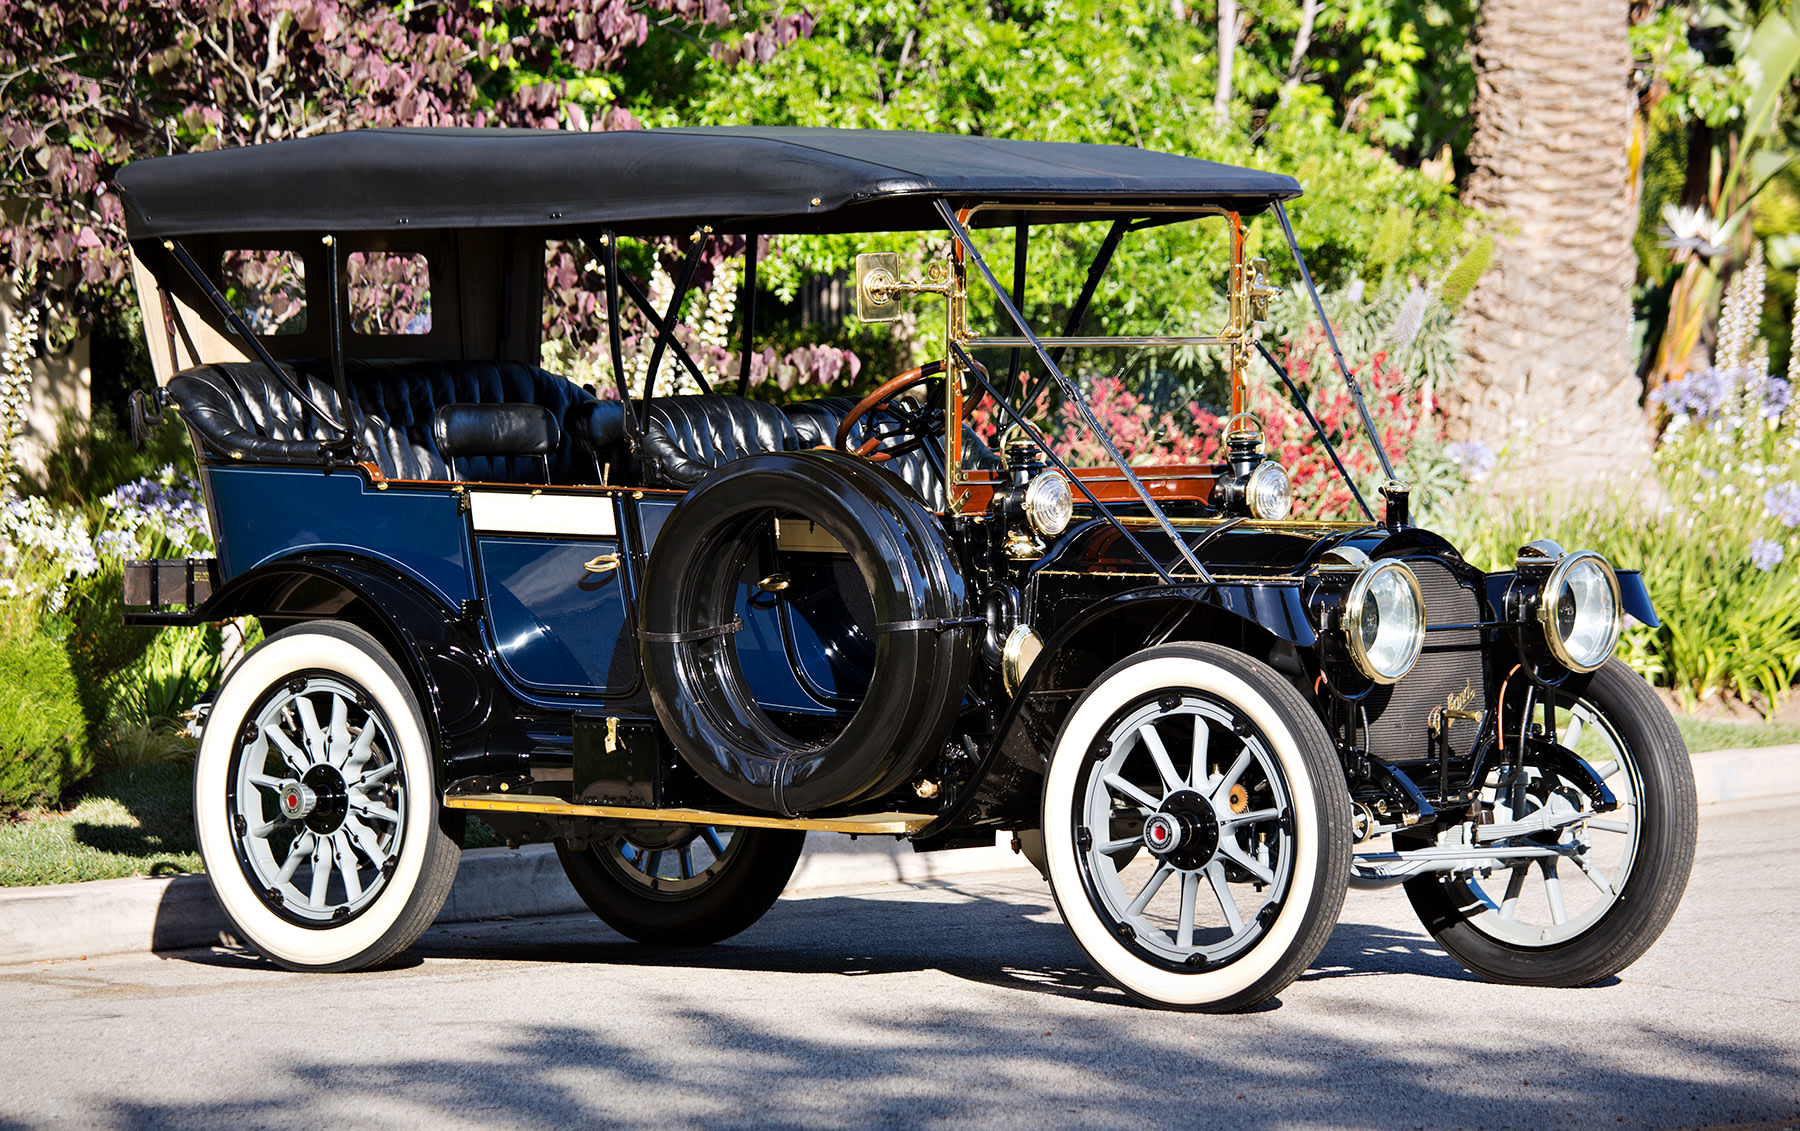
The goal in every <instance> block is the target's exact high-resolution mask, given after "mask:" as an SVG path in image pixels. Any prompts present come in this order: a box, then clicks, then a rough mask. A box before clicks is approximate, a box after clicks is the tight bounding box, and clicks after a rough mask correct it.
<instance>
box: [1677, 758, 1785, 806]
mask: <svg viewBox="0 0 1800 1131" xmlns="http://www.w3.org/2000/svg"><path fill="white" fill-rule="evenodd" d="M1692 757H1693V759H1694V792H1695V794H1696V796H1697V797H1698V798H1699V800H1700V804H1702V805H1711V804H1713V803H1714V802H1719V801H1749V800H1752V799H1754V798H1759V797H1780V796H1782V795H1783V794H1788V793H1800V744H1794V745H1789V746H1756V747H1748V748H1745V749H1742V750H1714V751H1711V752H1708V753H1705V754H1695V755H1693V756H1692Z"/></svg>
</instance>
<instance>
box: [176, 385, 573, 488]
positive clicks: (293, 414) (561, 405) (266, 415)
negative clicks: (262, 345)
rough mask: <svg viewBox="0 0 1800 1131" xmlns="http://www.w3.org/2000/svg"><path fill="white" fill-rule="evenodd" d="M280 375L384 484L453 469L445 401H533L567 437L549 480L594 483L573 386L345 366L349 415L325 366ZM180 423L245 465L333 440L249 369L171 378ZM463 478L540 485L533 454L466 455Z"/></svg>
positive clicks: (282, 389)
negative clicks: (334, 425)
mask: <svg viewBox="0 0 1800 1131" xmlns="http://www.w3.org/2000/svg"><path fill="white" fill-rule="evenodd" d="M284 368H286V369H287V370H288V372H289V373H290V374H291V375H292V376H293V377H294V378H295V380H296V381H297V382H298V383H299V384H300V385H301V386H302V387H303V388H305V389H306V391H307V394H308V395H309V396H310V397H311V398H312V400H313V401H314V403H316V404H318V405H319V406H320V407H321V408H323V409H324V410H325V411H327V412H329V413H331V414H332V415H333V416H334V417H336V418H337V419H338V420H340V421H342V422H343V423H345V424H346V425H349V426H351V427H352V428H354V430H355V432H356V440H357V445H356V458H357V459H358V460H366V461H368V462H371V463H373V464H374V465H375V466H376V467H377V468H378V469H379V470H380V472H381V474H382V475H383V476H385V477H387V478H389V479H439V480H442V479H449V478H451V474H450V468H449V466H448V464H447V463H446V462H445V460H444V457H443V455H442V454H441V453H440V452H439V451H438V448H437V443H436V441H435V440H434V439H433V437H432V417H433V414H434V413H436V411H437V410H438V409H439V408H440V407H442V406H444V405H449V404H501V403H529V404H536V405H540V406H542V407H543V408H545V409H548V410H549V411H550V413H551V414H552V415H553V416H555V417H556V419H557V421H558V422H559V423H561V424H562V431H563V435H562V438H561V441H560V443H559V444H558V445H557V447H556V449H555V450H554V451H553V452H551V453H549V463H550V481H551V482H552V483H588V482H593V481H594V479H595V473H594V458H593V456H592V455H591V454H590V453H589V452H588V451H587V450H586V445H585V444H580V443H578V442H577V441H578V439H580V438H583V437H586V436H588V435H589V433H590V431H591V427H590V424H589V421H590V418H591V417H592V416H593V414H594V406H595V405H596V404H597V403H598V402H597V401H596V399H595V398H594V396H593V395H592V394H590V393H588V392H587V391H586V390H585V389H582V388H581V387H579V386H578V385H576V384H574V383H573V382H571V381H568V380H565V379H564V378H562V377H558V376H556V375H555V374H553V373H549V372H546V371H545V370H542V369H539V368H537V367H536V366H532V365H525V364H523V363H521V362H511V361H502V362H476V361H439V360H426V361H368V360H349V361H346V362H345V366H344V368H345V378H346V383H347V384H348V385H349V388H350V392H351V396H352V397H353V398H354V400H355V401H356V405H355V410H356V411H355V413H354V419H353V418H352V416H353V414H352V413H350V412H348V411H346V409H345V406H344V405H343V403H342V402H341V401H340V399H339V397H338V392H337V388H336V387H335V386H334V385H333V383H332V381H331V378H330V375H329V369H328V367H327V366H326V365H325V363H323V362H312V361H303V362H298V363H294V364H292V365H284ZM169 393H170V395H171V396H173V397H174V398H175V402H176V403H177V404H178V405H179V406H180V407H181V415H182V418H183V419H184V420H185V421H186V422H187V423H188V425H189V426H190V427H192V428H193V430H194V431H195V432H196V433H197V434H198V435H199V437H200V439H201V441H202V442H203V443H204V444H205V445H206V447H207V448H209V449H210V450H212V451H214V452H216V453H218V454H221V455H225V456H236V457H238V458H246V459H274V460H296V461H303V462H312V461H316V460H318V459H319V458H320V456H321V449H320V445H321V444H322V443H324V442H326V441H328V440H330V439H331V438H332V437H333V436H334V435H335V433H334V432H333V430H332V429H331V428H330V427H329V426H328V425H327V424H326V423H325V422H324V421H323V420H321V419H320V418H319V417H318V415H317V414H315V413H314V412H313V411H312V410H311V409H309V408H307V407H306V406H305V405H304V404H303V403H302V402H301V401H300V399H299V398H298V397H296V396H295V395H294V394H293V392H292V390H290V389H289V388H288V387H287V386H286V385H285V384H283V383H281V382H280V381H278V380H276V379H275V377H274V376H272V375H271V374H270V373H269V371H268V370H267V369H265V368H264V367H263V366H262V365H261V364H259V363H255V362H230V363H223V364H218V365H203V366H198V367H196V368H194V369H189V370H186V371H184V372H181V373H177V374H176V375H175V376H174V377H172V378H170V379H169ZM458 471H460V472H461V473H462V477H463V478H464V479H471V480H482V481H486V482H499V483H505V482H541V481H542V479H543V464H542V463H541V461H540V459H539V457H537V456H470V457H464V458H463V459H462V460H461V461H460V463H459V466H458Z"/></svg>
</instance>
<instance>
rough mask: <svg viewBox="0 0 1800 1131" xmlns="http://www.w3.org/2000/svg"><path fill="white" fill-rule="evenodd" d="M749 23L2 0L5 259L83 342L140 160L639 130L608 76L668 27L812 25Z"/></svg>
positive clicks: (113, 258) (567, 3)
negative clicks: (122, 199)
mask: <svg viewBox="0 0 1800 1131" xmlns="http://www.w3.org/2000/svg"><path fill="white" fill-rule="evenodd" d="M733 18H734V17H733V12H732V9H731V8H730V7H728V5H727V4H726V2H725V0H520V2H514V3H497V4H486V3H482V4H477V3H470V2H467V0H440V2H436V3H421V4H406V5H395V4H348V3H339V2H336V0H154V2H151V0H93V2H90V3H80V4H69V3H62V2H60V0H0V136H4V138H5V141H6V148H5V155H4V158H3V162H4V163H3V165H0V197H4V198H5V199H7V201H8V206H7V209H6V211H5V214H4V216H3V217H0V270H4V271H5V272H6V274H7V275H8V276H9V277H10V279H11V281H12V282H13V284H14V286H15V287H16V288H17V289H18V290H19V291H20V292H21V296H20V297H22V298H23V299H24V301H25V302H26V303H27V304H28V305H34V306H39V307H41V308H43V309H45V310H46V312H47V313H49V314H50V315H51V317H50V318H48V319H47V320H46V324H47V326H53V327H55V330H54V331H53V332H52V335H51V336H56V335H57V334H58V333H60V334H61V335H62V336H68V335H72V334H73V333H75V332H76V329H77V327H78V325H79V324H80V323H81V322H82V321H83V320H84V319H85V318H86V317H88V316H90V315H92V314H94V313H96V312H98V311H99V310H102V309H105V308H107V307H110V306H112V305H113V304H116V303H118V302H119V301H120V296H121V294H122V290H123V288H122V284H123V283H124V281H125V278H126V275H127V272H128V258H127V252H126V247H125V242H124V231H123V212H122V209H121V207H120V203H119V199H118V196H117V195H116V194H115V192H114V191H113V188H112V183H111V177H112V175H113V173H114V172H115V171H116V170H117V169H118V168H119V167H120V166H122V165H124V164H125V163H126V162H128V161H132V160H136V159H139V158H143V157H153V156H158V155H162V154H168V153H176V152H184V151H189V150H204V149H213V148H217V147H220V146H226V145H239V144H244V143H250V142H265V141H275V140H279V139H282V138H291V137H303V136H307V135H310V134H316V133H323V132H327V131H331V130H340V129H350V128H355V127H360V126H433V125H474V126H481V125H493V124H497V125H513V126H562V127H566V128H573V129H580V130H588V129H615V128H629V127H632V126H635V125H636V121H635V120H634V119H633V118H632V117H631V115H630V114H629V113H627V112H626V111H625V110H623V109H622V108H621V107H620V106H619V105H617V104H616V102H615V101H614V100H613V97H612V94H611V88H610V87H609V86H608V84H607V83H606V82H605V81H599V82H596V81H593V80H594V78H595V76H596V75H597V74H598V73H601V72H605V71H608V70H612V69H614V68H616V67H617V66H618V65H619V64H620V62H621V61H622V60H623V59H624V58H625V57H626V56H627V54H628V53H629V52H630V51H631V50H632V49H633V48H636V47H637V46H639V45H641V44H643V43H644V42H645V40H646V38H647V37H648V36H649V35H650V34H651V30H652V24H653V23H655V24H657V25H658V26H660V25H661V24H663V23H667V22H670V21H674V22H676V23H677V24H679V25H680V28H679V29H678V30H682V33H683V34H690V35H692V34H699V35H703V36H705V37H706V38H710V39H711V40H713V47H714V49H715V53H718V54H720V55H721V56H722V57H726V58H728V59H732V60H738V59H745V60H750V61H755V60H760V59H762V58H764V57H766V56H768V55H769V54H770V53H771V52H772V51H773V50H774V49H775V48H778V47H779V46H781V45H782V44H783V43H785V42H790V41H791V40H792V39H793V38H795V37H796V36H798V35H802V34H805V33H807V32H809V31H810V26H811V25H810V17H807V18H800V17H785V18H782V19H779V20H776V21H775V22H773V23H772V24H770V25H769V26H766V27H757V28H754V29H749V30H747V31H745V30H739V31H733V30H731V27H730V25H731V24H732V21H733Z"/></svg>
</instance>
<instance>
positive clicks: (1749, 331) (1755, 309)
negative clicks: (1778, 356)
mask: <svg viewBox="0 0 1800 1131" xmlns="http://www.w3.org/2000/svg"><path fill="white" fill-rule="evenodd" d="M1767 285H1768V268H1767V266H1766V265H1765V264H1764V262H1763V245H1762V244H1761V242H1757V243H1753V244H1751V245H1750V258H1749V259H1747V260H1745V261H1744V265H1743V266H1742V267H1740V268H1739V269H1738V273H1737V274H1736V275H1734V276H1733V277H1732V280H1731V285H1730V286H1728V287H1726V288H1725V301H1724V302H1723V303H1721V304H1720V307H1719V338H1718V345H1717V347H1716V348H1715V349H1714V350H1713V366H1714V368H1717V369H1746V370H1749V371H1751V372H1752V373H1756V374H1765V373H1767V372H1768V371H1769V343H1768V342H1765V341H1763V340H1762V334H1761V322H1762V309H1763V297H1764V295H1765V294H1766V290H1767ZM1790 368H1791V366H1790Z"/></svg>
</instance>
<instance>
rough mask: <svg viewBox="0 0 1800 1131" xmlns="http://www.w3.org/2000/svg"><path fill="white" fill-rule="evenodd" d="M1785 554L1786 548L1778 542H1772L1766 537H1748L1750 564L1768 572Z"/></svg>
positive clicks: (1778, 563)
mask: <svg viewBox="0 0 1800 1131" xmlns="http://www.w3.org/2000/svg"><path fill="white" fill-rule="evenodd" d="M1786 556H1787V550H1786V548H1785V547H1783V546H1782V544H1781V543H1780V542H1772V541H1770V540H1769V539H1767V538H1752V539H1750V564H1751V565H1753V566H1755V567H1756V568H1757V569H1760V570H1762V571H1763V572H1764V573H1768V572H1769V571H1770V570H1772V569H1774V568H1775V567H1776V566H1778V565H1780V564H1781V559H1782V558H1784V557H1786Z"/></svg>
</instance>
